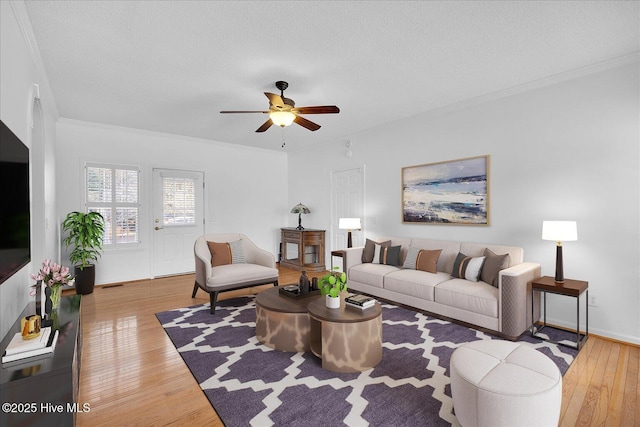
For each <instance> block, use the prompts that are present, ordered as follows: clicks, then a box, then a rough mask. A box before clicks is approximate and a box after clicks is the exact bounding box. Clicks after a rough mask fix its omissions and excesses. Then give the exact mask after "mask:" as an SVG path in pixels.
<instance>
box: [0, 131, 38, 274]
mask: <svg viewBox="0 0 640 427" xmlns="http://www.w3.org/2000/svg"><path fill="white" fill-rule="evenodd" d="M0 197H2V208H0V283H3V282H5V281H6V280H7V279H8V278H9V277H11V276H12V275H13V274H15V273H16V272H17V271H18V270H20V269H21V268H22V267H24V266H25V265H26V264H27V263H29V261H31V244H30V241H31V239H30V217H31V214H30V213H31V209H30V194H29V148H27V146H26V145H24V144H23V143H22V141H20V139H19V138H18V137H17V136H16V135H15V134H14V133H13V132H11V129H9V128H8V127H7V126H6V125H5V124H4V122H2V121H0Z"/></svg>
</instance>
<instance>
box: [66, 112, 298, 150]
mask: <svg viewBox="0 0 640 427" xmlns="http://www.w3.org/2000/svg"><path fill="white" fill-rule="evenodd" d="M57 123H58V124H61V125H72V126H82V127H88V128H93V129H100V130H104V131H109V132H126V133H133V134H138V135H145V136H150V137H153V138H160V139H170V140H182V141H189V142H195V143H199V144H205V145H208V146H210V147H213V146H218V147H225V148H234V149H238V150H245V151H256V152H261V153H265V152H266V153H269V154H273V153H278V151H276V150H270V149H268V148H260V147H253V146H249V145H242V144H233V143H230V142H224V141H216V140H213V139H204V138H196V137H193V136H186V135H178V134H173V133H165V132H158V131H154V130H147V129H138V128H131V127H126V126H116V125H109V124H105V123H97V122H89V121H85V120H78V119H70V118H67V117H60V118H59V119H58V122H57ZM281 154H282V155H285V156H286V155H287V153H286V152H282V153H281Z"/></svg>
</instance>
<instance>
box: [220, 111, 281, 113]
mask: <svg viewBox="0 0 640 427" xmlns="http://www.w3.org/2000/svg"><path fill="white" fill-rule="evenodd" d="M235 113H264V114H269V112H268V111H220V114H235Z"/></svg>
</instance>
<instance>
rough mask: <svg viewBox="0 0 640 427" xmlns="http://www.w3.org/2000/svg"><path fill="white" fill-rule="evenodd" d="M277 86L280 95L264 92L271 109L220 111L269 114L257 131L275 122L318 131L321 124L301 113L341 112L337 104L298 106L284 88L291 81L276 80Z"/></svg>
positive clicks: (264, 129) (225, 112)
mask: <svg viewBox="0 0 640 427" xmlns="http://www.w3.org/2000/svg"><path fill="white" fill-rule="evenodd" d="M276 87H277V88H278V89H280V95H276V94H275V93H269V92H265V93H264V94H265V95H266V96H267V98H269V111H220V113H222V114H230V113H231V114H234V113H263V114H269V120H267V121H266V122H264V123H263V124H262V126H260V127H259V128H258V129H256V132H264V131H266V130H267V129H269V128H270V127H271V125H273V124H276V125H278V126H281V127H285V126H289V125H290V124H291V123H297V124H299V125H300V126H302V127H304V128H307V129H309V130H310V131H316V130H318V129H320V125H319V124H317V123H314V122H312V121H310V120H307V119H305V118H304V117H302V116H300V114H335V113H339V112H340V109H339V108H338V107H336V106H335V105H322V106H315V107H298V108H296V103H295V102H294V101H293V99H290V98H285V97H284V90H285V89H286V88H288V87H289V83H287V82H283V81H281V80H280V81H277V82H276Z"/></svg>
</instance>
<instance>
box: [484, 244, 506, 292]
mask: <svg viewBox="0 0 640 427" xmlns="http://www.w3.org/2000/svg"><path fill="white" fill-rule="evenodd" d="M484 257H485V260H484V266H483V267H482V273H480V280H482V281H483V282H485V283H488V284H490V285H491V286H495V287H496V288H497V287H498V273H499V272H500V270H504V269H505V268H507V267H509V262H510V261H511V258H510V257H509V254H504V255H496V254H494V253H493V251H492V250H490V249H489V248H485V249H484Z"/></svg>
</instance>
